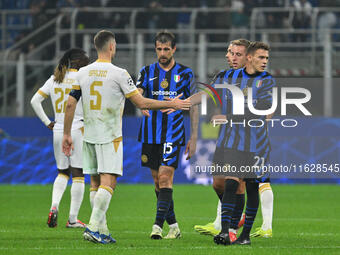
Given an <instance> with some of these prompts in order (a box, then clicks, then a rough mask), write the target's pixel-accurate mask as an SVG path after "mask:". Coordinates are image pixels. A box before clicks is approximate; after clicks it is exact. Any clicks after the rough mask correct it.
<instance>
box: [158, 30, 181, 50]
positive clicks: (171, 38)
mask: <svg viewBox="0 0 340 255" xmlns="http://www.w3.org/2000/svg"><path fill="white" fill-rule="evenodd" d="M157 41H158V42H160V43H167V42H170V43H171V48H174V47H175V46H176V37H175V35H174V34H173V33H171V32H170V31H168V30H163V31H160V32H158V33H157V35H156V37H155V46H156V42H157Z"/></svg>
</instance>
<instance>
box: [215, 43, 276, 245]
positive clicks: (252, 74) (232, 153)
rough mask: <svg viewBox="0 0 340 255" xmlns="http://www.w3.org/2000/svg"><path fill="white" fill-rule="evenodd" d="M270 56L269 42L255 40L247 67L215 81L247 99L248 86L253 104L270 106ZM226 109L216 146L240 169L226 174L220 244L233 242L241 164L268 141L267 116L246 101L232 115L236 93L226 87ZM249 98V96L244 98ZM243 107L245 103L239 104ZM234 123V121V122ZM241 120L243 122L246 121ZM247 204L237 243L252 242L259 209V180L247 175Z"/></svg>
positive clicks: (250, 161) (251, 160)
mask: <svg viewBox="0 0 340 255" xmlns="http://www.w3.org/2000/svg"><path fill="white" fill-rule="evenodd" d="M268 59H269V46H268V45H267V44H265V43H262V42H252V43H251V44H250V46H249V47H248V49H247V63H246V67H245V68H242V69H238V70H233V69H231V70H228V71H225V72H222V73H220V74H219V76H218V77H217V80H216V82H215V84H223V83H224V82H225V83H228V84H229V85H234V86H237V87H238V88H239V89H241V90H242V92H243V94H244V97H245V99H247V96H248V94H247V92H248V88H249V87H250V88H252V91H253V95H252V97H253V104H254V107H255V109H259V110H260V109H269V108H270V106H271V102H272V95H271V91H272V88H273V86H275V80H274V79H273V77H272V76H271V75H270V74H269V73H268V72H266V71H265V68H266V66H267V63H268ZM223 98H226V100H223V113H224V114H226V116H227V120H228V125H222V129H221V132H220V136H219V138H218V141H217V147H221V146H222V147H224V152H223V157H222V158H220V164H221V165H225V164H229V165H230V166H231V167H236V169H237V173H236V174H233V173H232V172H229V173H228V174H227V175H228V176H227V177H225V189H224V194H223V198H222V213H221V218H222V230H221V232H220V234H218V235H216V236H215V237H214V241H215V242H216V243H217V244H230V239H229V234H228V232H229V227H230V221H231V216H232V213H233V209H234V206H235V196H236V190H237V188H238V185H239V181H240V178H245V177H246V178H247V177H249V176H245V175H243V174H242V173H241V171H240V170H241V168H242V167H246V166H253V165H255V162H256V155H255V153H256V152H258V151H260V150H261V148H260V147H262V146H264V145H265V144H266V143H267V142H268V141H267V140H268V137H266V138H265V134H266V128H267V126H266V116H257V115H254V114H252V113H251V112H250V111H249V108H248V105H247V103H246V104H245V105H244V106H245V114H244V115H241V116H240V115H233V113H232V112H233V109H232V105H233V100H235V99H233V96H232V95H231V92H230V91H229V90H228V91H227V90H225V89H224V90H223ZM245 102H247V100H245ZM239 107H243V106H239ZM251 119H261V120H263V123H264V125H263V126H262V127H253V126H250V125H249V124H247V122H248V120H251ZM232 122H233V123H234V124H233V125H232V124H231V123H232ZM241 123H244V124H243V125H242V124H241ZM246 180H247V182H246V190H247V197H248V201H247V208H246V220H245V224H244V227H243V231H242V233H241V235H240V237H239V238H238V239H237V240H236V242H235V243H237V244H250V239H249V234H250V230H251V228H252V225H253V222H254V220H255V216H256V213H257V209H258V203H259V197H258V183H257V182H255V181H254V179H246Z"/></svg>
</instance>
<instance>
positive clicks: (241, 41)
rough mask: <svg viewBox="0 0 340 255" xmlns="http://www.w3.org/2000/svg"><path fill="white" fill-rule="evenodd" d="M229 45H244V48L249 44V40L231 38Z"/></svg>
mask: <svg viewBox="0 0 340 255" xmlns="http://www.w3.org/2000/svg"><path fill="white" fill-rule="evenodd" d="M230 44H231V45H236V46H244V47H246V49H247V48H248V47H249V45H250V41H249V40H247V39H243V38H241V39H237V40H233V41H231V42H230Z"/></svg>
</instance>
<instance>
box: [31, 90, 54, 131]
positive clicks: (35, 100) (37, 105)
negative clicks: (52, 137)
mask: <svg viewBox="0 0 340 255" xmlns="http://www.w3.org/2000/svg"><path fill="white" fill-rule="evenodd" d="M44 100H45V97H43V96H42V95H40V94H39V93H35V94H34V96H33V97H32V99H31V105H32V108H33V110H34V112H35V113H36V114H37V116H38V117H39V119H40V120H41V121H42V122H43V123H44V124H45V126H47V127H48V128H49V129H51V130H53V127H54V121H51V120H50V119H49V118H48V117H47V115H46V113H45V111H44V109H43V107H42V105H41V102H42V101H44Z"/></svg>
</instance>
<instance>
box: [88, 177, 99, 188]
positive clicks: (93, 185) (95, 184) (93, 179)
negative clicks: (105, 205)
mask: <svg viewBox="0 0 340 255" xmlns="http://www.w3.org/2000/svg"><path fill="white" fill-rule="evenodd" d="M99 185H100V177H99V175H91V184H90V186H91V188H92V189H98V188H99Z"/></svg>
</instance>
